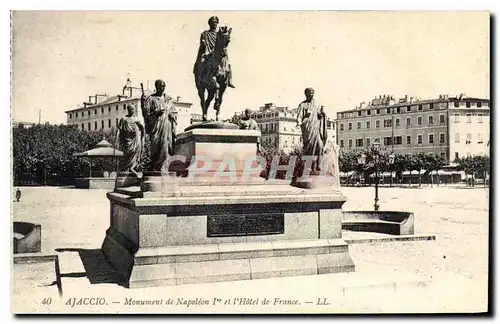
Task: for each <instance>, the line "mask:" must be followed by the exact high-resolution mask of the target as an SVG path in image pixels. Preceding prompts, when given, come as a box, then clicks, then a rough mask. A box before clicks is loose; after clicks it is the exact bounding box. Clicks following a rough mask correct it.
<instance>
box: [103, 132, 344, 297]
mask: <svg viewBox="0 0 500 324" xmlns="http://www.w3.org/2000/svg"><path fill="white" fill-rule="evenodd" d="M259 135H260V134H259V132H257V131H246V130H243V131H242V130H228V129H221V130H217V129H192V130H190V131H188V132H186V133H183V134H181V135H180V136H179V142H178V145H177V146H176V147H177V149H178V151H177V153H178V154H184V155H186V157H187V160H188V161H190V162H191V163H193V161H194V159H193V157H195V156H200V155H205V156H206V157H207V158H209V159H211V163H212V165H211V166H210V167H208V168H206V169H205V171H200V169H201V167H199V166H198V167H195V168H193V167H192V165H191V166H189V167H186V170H187V174H184V175H187V177H184V178H180V177H175V185H174V188H175V190H159V191H158V190H156V191H154V190H153V191H145V192H144V190H142V191H141V188H140V187H128V188H119V189H116V190H115V192H111V193H108V194H107V196H108V199H109V200H110V204H111V210H110V228H109V229H108V231H107V232H106V238H105V240H104V242H103V245H102V250H103V252H104V254H105V256H106V258H107V259H108V261H109V262H110V264H111V265H112V266H113V267H114V268H115V269H116V270H117V271H118V272H119V273H120V275H121V277H122V278H123V281H124V283H125V284H126V285H127V286H128V287H131V288H132V287H146V286H159V285H179V284H186V283H197V282H214V281H225V280H249V279H259V278H268V277H281V276H296V275H313V274H323V273H332V272H346V271H354V264H353V262H352V259H351V257H350V256H349V251H348V246H347V244H346V243H345V241H343V240H342V236H341V233H342V232H341V229H342V213H341V207H342V205H343V204H344V202H345V197H344V196H342V195H341V194H340V192H338V191H336V190H334V189H333V187H322V188H315V189H304V188H298V187H295V186H292V185H291V184H290V181H279V180H264V179H263V178H260V177H258V174H259V173H260V172H259V171H258V170H259V168H258V167H255V172H254V173H251V176H250V177H248V180H243V179H242V178H243V174H244V171H245V169H244V168H243V167H242V165H243V166H244V165H245V163H248V162H246V161H248V159H251V158H252V157H255V154H256V143H257V140H258V136H259ZM230 159H235V160H236V161H235V163H234V164H235V167H232V173H234V177H228V178H227V180H226V179H224V178H223V179H220V178H217V177H214V174H215V173H217V171H221V169H222V168H223V166H224V164H225V163H226V162H224V161H229V160H230ZM243 161H245V162H243ZM190 172H195V173H196V174H195V175H194V176H193V175H192V174H190ZM189 175H190V176H189ZM160 178H162V177H160ZM245 178H247V177H245ZM162 179H163V181H164V187H166V188H172V185H171V179H172V177H163V178H162ZM169 179H170V180H169ZM144 180H145V181H146V178H145V179H144ZM157 180H158V179H157ZM160 181H162V180H161V179H160ZM143 189H144V188H143Z"/></svg>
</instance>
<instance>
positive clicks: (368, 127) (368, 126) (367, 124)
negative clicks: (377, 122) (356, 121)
mask: <svg viewBox="0 0 500 324" xmlns="http://www.w3.org/2000/svg"><path fill="white" fill-rule="evenodd" d="M366 128H367V129H370V122H369V121H367V122H366Z"/></svg>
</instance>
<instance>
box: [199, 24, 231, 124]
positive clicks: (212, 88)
mask: <svg viewBox="0 0 500 324" xmlns="http://www.w3.org/2000/svg"><path fill="white" fill-rule="evenodd" d="M208 25H209V27H210V28H209V29H208V30H205V31H203V32H202V33H201V37H200V46H199V48H198V55H197V57H196V62H195V63H194V68H193V73H194V78H195V82H196V88H197V89H198V96H199V97H200V104H201V109H202V112H203V121H207V113H208V108H209V107H210V104H211V103H212V100H214V99H215V102H214V109H215V111H216V115H215V116H216V117H215V118H216V120H217V121H218V120H219V112H220V107H221V104H222V97H223V96H224V92H225V91H226V89H227V87H230V88H234V85H233V84H232V73H231V65H230V64H229V59H228V53H227V46H228V45H229V42H230V38H231V31H232V28H228V27H225V26H224V27H220V28H218V25H219V18H218V17H211V18H210V19H209V20H208ZM205 92H207V93H208V95H207V97H205Z"/></svg>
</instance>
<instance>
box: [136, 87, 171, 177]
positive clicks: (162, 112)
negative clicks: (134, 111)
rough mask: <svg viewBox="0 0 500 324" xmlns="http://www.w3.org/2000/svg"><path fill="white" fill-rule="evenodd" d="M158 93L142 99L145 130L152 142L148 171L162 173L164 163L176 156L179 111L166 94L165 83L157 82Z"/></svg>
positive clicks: (143, 95) (144, 96)
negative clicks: (175, 144)
mask: <svg viewBox="0 0 500 324" xmlns="http://www.w3.org/2000/svg"><path fill="white" fill-rule="evenodd" d="M155 88H156V92H155V93H153V94H152V95H150V96H146V95H145V94H144V93H143V94H142V97H141V104H142V115H143V117H144V123H145V130H146V133H147V134H148V135H149V140H150V142H151V147H150V153H151V164H150V166H149V168H148V171H161V168H162V166H163V163H164V162H165V161H166V160H167V158H168V157H169V156H171V155H173V154H174V143H175V128H176V125H177V111H176V109H175V106H174V105H173V103H172V98H171V97H169V96H167V95H166V94H165V93H164V92H165V81H163V80H156V82H155Z"/></svg>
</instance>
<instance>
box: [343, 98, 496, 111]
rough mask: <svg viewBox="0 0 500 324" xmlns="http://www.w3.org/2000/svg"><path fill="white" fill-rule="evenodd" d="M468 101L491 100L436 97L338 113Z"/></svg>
mask: <svg viewBox="0 0 500 324" xmlns="http://www.w3.org/2000/svg"><path fill="white" fill-rule="evenodd" d="M457 100H461V101H467V100H474V101H483V102H489V101H490V100H489V99H485V98H475V97H458V96H457V97H443V98H435V99H424V100H418V101H412V102H409V101H404V102H395V103H393V104H389V105H387V104H381V105H367V106H365V107H363V108H355V109H349V110H343V111H339V112H337V114H341V113H350V112H356V111H362V110H370V109H384V108H389V107H403V106H413V105H422V104H429V103H438V102H451V101H457Z"/></svg>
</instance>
